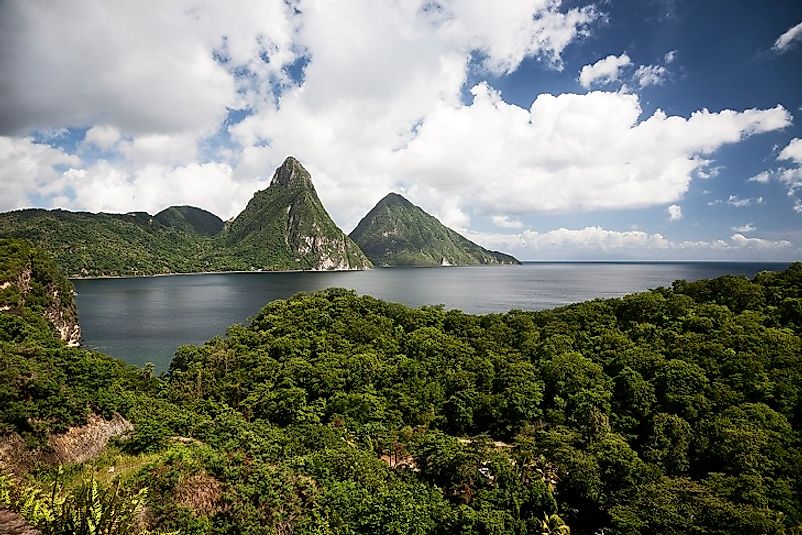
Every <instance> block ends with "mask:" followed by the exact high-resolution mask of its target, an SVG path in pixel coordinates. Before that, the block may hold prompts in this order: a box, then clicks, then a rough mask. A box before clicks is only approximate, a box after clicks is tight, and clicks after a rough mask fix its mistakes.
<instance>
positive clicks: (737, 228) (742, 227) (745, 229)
mask: <svg viewBox="0 0 802 535" xmlns="http://www.w3.org/2000/svg"><path fill="white" fill-rule="evenodd" d="M731 228H732V230H734V231H735V232H753V231H755V230H757V227H755V226H754V225H753V224H752V223H747V224H746V225H739V226H735V227H731Z"/></svg>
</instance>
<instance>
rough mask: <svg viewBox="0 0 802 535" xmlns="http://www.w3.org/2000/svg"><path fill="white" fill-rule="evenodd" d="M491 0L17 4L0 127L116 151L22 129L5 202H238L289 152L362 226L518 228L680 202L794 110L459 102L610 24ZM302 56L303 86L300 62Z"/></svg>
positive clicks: (5, 57) (572, 12)
mask: <svg viewBox="0 0 802 535" xmlns="http://www.w3.org/2000/svg"><path fill="white" fill-rule="evenodd" d="M487 7H488V3H487V2H484V1H480V0H464V1H456V0H448V1H442V2H439V3H433V2H423V1H422V0H421V1H419V2H396V1H393V0H349V1H345V0H332V1H329V2H309V3H306V2H302V3H287V2H283V1H282V0H268V1H266V2H257V1H256V0H253V1H252V2H249V3H246V4H243V5H242V6H240V7H238V9H230V6H228V5H226V6H223V5H222V4H218V3H214V2H208V3H207V2H203V1H199V0H198V1H196V0H192V1H191V2H190V0H181V1H180V2H175V3H170V4H169V5H162V4H157V3H155V2H153V3H145V4H140V3H137V4H118V3H113V4H107V3H103V2H100V1H98V0H77V1H76V2H73V3H70V5H69V6H67V5H60V4H55V5H49V4H48V5H45V4H40V3H34V2H22V1H21V0H12V1H9V2H5V3H0V21H2V22H0V24H2V29H3V31H2V32H0V45H1V46H0V55H2V56H0V61H2V64H3V65H4V69H5V71H7V72H11V73H13V75H12V76H8V77H3V78H1V79H0V92H1V93H2V95H3V98H2V99H0V123H1V124H3V125H4V126H5V127H6V128H8V129H13V130H14V131H16V132H25V131H28V130H30V129H31V128H40V127H41V128H52V129H54V130H55V129H58V128H60V127H62V126H64V125H79V126H80V125H83V126H86V127H89V126H93V128H91V129H90V130H89V131H88V133H87V138H86V140H85V143H86V144H87V146H88V145H90V144H91V145H93V146H97V147H98V148H100V149H101V150H102V149H104V147H108V149H109V150H111V149H113V150H114V156H115V158H109V159H108V160H101V161H98V162H94V161H91V160H87V161H81V160H80V159H79V158H77V157H76V156H70V155H67V154H64V153H63V152H61V151H57V150H54V149H49V148H44V149H43V148H42V147H40V146H35V145H33V144H32V143H31V142H30V141H29V140H26V139H23V138H13V139H11V140H10V143H12V144H14V145H15V146H17V145H19V146H21V147H24V150H23V152H24V154H25V156H24V157H22V156H19V155H18V156H13V157H9V158H7V160H4V161H14V162H16V163H14V164H13V165H14V166H19V165H22V164H21V163H19V162H21V161H30V160H34V161H33V163H31V164H30V165H29V167H28V168H27V169H28V171H29V172H28V173H25V174H19V173H16V172H15V174H14V176H15V177H18V176H21V177H22V178H15V179H14V180H17V182H16V184H17V185H16V186H13V187H10V186H7V185H6V183H5V182H6V180H5V176H6V175H9V176H10V171H9V170H10V169H14V167H13V166H12V164H8V166H7V168H2V169H0V173H3V174H4V183H3V186H2V187H5V188H6V189H7V190H8V191H9V192H10V193H9V195H8V196H6V195H4V197H3V201H4V202H7V203H8V205H9V206H10V207H11V206H21V205H23V204H26V203H30V202H33V201H32V200H31V199H33V198H34V197H36V198H37V200H36V202H37V203H40V204H44V205H48V203H49V205H58V206H63V207H69V208H83V209H91V210H117V211H129V210H133V209H144V210H148V211H151V212H153V211H156V210H158V209H161V208H163V207H164V206H166V205H167V204H171V203H181V204H186V203H190V204H196V205H198V206H201V207H203V208H207V209H210V210H212V211H215V212H216V213H218V214H219V215H221V216H224V217H228V216H230V215H233V213H235V212H236V211H237V210H239V209H241V207H242V206H243V205H244V204H245V202H246V201H247V199H248V197H250V195H251V194H252V193H253V191H254V190H256V189H258V188H259V187H264V186H266V184H267V181H268V180H269V177H270V175H271V174H272V171H273V169H274V168H275V167H276V166H277V165H278V164H279V163H280V162H281V161H282V160H283V159H284V157H286V156H287V155H288V154H293V155H295V156H296V157H299V158H300V159H301V160H302V161H303V162H304V164H305V165H306V166H307V167H308V168H309V170H310V171H311V172H312V174H313V177H314V181H315V185H316V188H317V189H318V192H319V193H320V195H321V197H322V199H323V201H324V203H325V204H326V206H327V208H328V209H329V210H330V212H331V213H332V216H333V217H334V219H335V220H336V221H337V222H338V223H339V224H340V225H341V226H343V227H344V228H345V229H346V230H348V229H349V226H353V225H354V224H355V223H356V222H357V221H358V220H359V218H360V217H361V216H362V215H363V214H364V213H365V212H366V211H367V210H368V209H369V208H370V207H371V206H372V205H373V203H374V202H375V201H376V200H378V199H379V198H381V197H382V196H383V195H385V194H386V193H387V191H393V190H395V191H402V192H403V193H404V194H405V195H407V196H408V197H409V198H410V199H411V200H413V201H415V202H417V203H418V204H420V205H421V206H423V207H424V208H425V209H426V210H428V211H430V212H432V213H434V214H435V215H437V216H439V217H440V218H441V219H442V220H443V221H444V222H445V223H446V224H449V225H451V226H454V227H455V228H460V229H462V228H469V227H470V223H471V218H472V217H474V216H481V217H482V218H487V217H488V216H492V215H496V216H497V217H506V219H503V220H501V219H500V220H498V221H503V222H505V223H508V224H514V223H515V222H516V221H517V219H516V218H517V216H518V215H519V214H522V213H531V212H566V211H575V210H585V211H587V210H598V209H617V208H635V207H647V206H666V205H668V204H671V203H675V202H677V201H678V200H679V199H680V198H681V197H682V196H683V195H684V194H685V193H686V192H687V191H688V187H689V184H690V182H691V181H692V179H693V177H694V176H697V175H698V176H701V172H708V173H710V172H712V171H710V170H709V169H710V165H711V162H712V160H713V158H714V153H715V151H716V150H717V149H718V148H720V147H721V146H723V145H725V144H728V143H735V142H738V141H740V140H741V139H743V138H745V137H748V136H751V135H754V134H758V133H761V132H767V131H772V130H776V129H779V128H782V127H784V126H786V125H788V124H789V123H790V115H789V114H788V112H787V111H786V110H785V109H784V108H782V107H781V106H777V107H775V108H772V109H764V110H759V109H750V110H745V111H733V110H723V111H719V112H709V111H707V110H701V111H698V112H695V113H693V114H691V115H690V116H685V117H682V116H668V115H667V114H665V113H663V112H662V111H657V112H655V113H653V114H652V115H651V116H648V117H641V115H642V109H641V102H640V99H639V97H638V96H637V95H632V94H624V93H622V92H601V91H594V92H589V93H588V94H584V95H577V94H563V95H556V96H555V95H550V94H543V95H532V98H533V99H534V102H533V103H532V105H531V107H529V108H528V109H527V108H526V107H521V106H517V105H515V104H511V103H509V102H507V101H505V100H504V98H503V97H502V95H500V94H499V93H498V92H497V91H495V90H494V89H493V88H491V87H490V86H489V85H488V84H487V83H479V84H476V85H475V86H474V87H473V88H472V91H471V93H472V95H473V99H472V101H471V102H469V103H464V102H463V101H462V99H461V96H462V94H463V93H464V89H465V83H466V80H467V79H468V72H469V69H472V70H471V71H470V72H471V73H472V75H474V74H475V73H477V72H478V74H479V76H480V77H481V75H483V74H487V73H486V72H485V71H483V70H482V68H484V69H486V70H488V71H491V72H493V73H495V74H498V73H505V72H511V71H514V70H515V69H516V68H517V67H518V66H519V65H520V63H521V62H522V61H523V60H524V59H525V58H539V59H540V60H542V61H543V62H545V63H546V65H547V66H551V67H556V68H559V67H560V65H561V63H560V58H561V55H562V54H563V53H564V51H565V50H566V47H568V46H569V45H570V44H571V43H572V42H575V41H576V40H577V39H581V38H582V37H583V36H584V35H587V33H588V31H589V28H590V27H591V24H592V23H593V21H594V20H596V19H597V18H598V17H599V14H598V12H597V11H596V10H595V9H593V8H592V7H590V8H581V9H564V8H563V7H562V6H561V4H560V2H559V1H557V0H527V1H524V2H503V3H496V4H493V9H487ZM296 9H297V10H296ZM7 27H8V29H7ZM345 27H347V29H348V31H344V30H343V28H345ZM476 52H478V54H476ZM215 55H216V57H217V58H218V60H215V59H214V58H215ZM623 56H625V55H623V54H622V56H619V57H618V58H617V59H618V61H619V62H620V61H621V58H622V57H623ZM475 57H481V58H482V60H481V61H482V62H483V63H482V66H481V67H482V68H479V69H478V70H477V69H476V67H477V66H476V65H472V64H471V63H470V62H471V61H472V60H471V58H475ZM612 57H613V58H616V57H615V56H612ZM264 58H267V59H268V61H265V59H264ZM299 59H304V61H305V62H306V63H305V66H304V67H303V77H302V80H301V81H297V80H293V79H291V78H290V77H289V76H288V73H287V66H288V65H290V64H291V63H292V62H294V61H296V60H299ZM664 59H665V61H666V62H667V63H668V62H669V61H670V58H669V57H668V56H667V57H666V58H664ZM671 59H673V54H671ZM296 70H297V66H296ZM631 70H634V68H633V69H630V71H631ZM235 71H238V72H239V71H241V72H244V73H246V75H244V76H234V74H233V73H234V72H235ZM630 71H628V72H630ZM616 72H618V71H616ZM89 82H91V83H89ZM55 87H57V88H59V91H53V90H52V89H53V88H55ZM276 87H278V88H280V90H276V91H274V90H273V89H271V88H276ZM244 106H250V108H251V109H252V111H253V113H252V114H251V115H250V116H248V117H247V118H246V119H245V120H243V121H242V122H240V123H239V124H237V125H235V126H233V127H232V128H231V134H232V136H233V138H234V141H235V142H237V143H239V144H241V147H238V146H234V147H233V149H231V152H227V153H226V155H225V162H220V161H205V160H206V158H204V156H205V153H204V152H203V151H202V147H201V148H200V149H199V146H198V143H199V141H200V140H203V139H204V138H205V137H206V136H209V135H212V134H214V133H215V132H217V131H218V129H219V128H220V126H221V120H222V119H223V117H225V115H226V113H227V108H229V107H235V108H239V107H244ZM20 150H22V149H20ZM86 152H91V151H86ZM78 154H79V155H82V156H86V153H85V152H83V151H81V150H80V149H79V152H78ZM26 158H27V160H26ZM199 161H202V162H203V163H199ZM61 166H66V167H68V168H72V169H71V170H67V171H66V172H65V171H64V169H63V168H62V167H61ZM706 169H707V170H709V171H703V170H706ZM8 182H9V184H11V183H12V182H11V181H8ZM12 190H13V191H12ZM20 192H21V193H20ZM90 193H91V194H90ZM7 199H12V200H7ZM609 239H613V237H610V238H609Z"/></svg>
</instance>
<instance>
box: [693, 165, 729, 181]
mask: <svg viewBox="0 0 802 535" xmlns="http://www.w3.org/2000/svg"><path fill="white" fill-rule="evenodd" d="M708 163H709V162H708ZM722 169H724V166H723V165H717V166H714V167H707V168H705V167H700V168H699V169H697V170H696V176H698V177H699V178H701V179H702V180H707V179H709V178H715V177H717V176H718V175H719V173H721V170H722Z"/></svg>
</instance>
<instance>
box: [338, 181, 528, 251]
mask: <svg viewBox="0 0 802 535" xmlns="http://www.w3.org/2000/svg"><path fill="white" fill-rule="evenodd" d="M350 236H351V238H352V239H353V240H354V241H355V242H356V243H357V244H358V245H359V247H361V248H362V250H363V251H364V252H365V254H366V255H367V256H368V258H370V259H371V261H372V262H373V263H374V264H376V265H377V266H443V265H461V266H470V265H482V264H491V265H492V264H495V265H499V264H519V263H520V262H518V260H517V259H515V258H513V257H512V256H510V255H507V254H504V253H499V252H497V251H489V250H487V249H485V248H484V247H481V246H479V245H477V244H475V243H473V242H472V241H470V240H469V239H467V238H465V237H464V236H461V235H460V234H458V233H457V232H455V231H453V230H451V229H450V228H448V227H446V226H445V225H443V224H442V223H441V222H440V221H439V220H438V219H437V218H436V217H434V216H432V215H430V214H428V213H426V212H425V211H424V210H423V209H421V208H420V207H418V206H415V205H414V204H412V203H411V202H409V201H408V200H407V199H405V198H404V197H402V196H401V195H399V194H397V193H390V194H389V195H387V196H386V197H384V198H383V199H382V200H380V201H379V202H378V204H376V206H375V207H373V209H372V210H371V211H370V212H368V214H367V215H366V216H365V217H364V218H362V221H360V222H359V225H357V227H356V228H355V229H354V231H353V232H351V234H350Z"/></svg>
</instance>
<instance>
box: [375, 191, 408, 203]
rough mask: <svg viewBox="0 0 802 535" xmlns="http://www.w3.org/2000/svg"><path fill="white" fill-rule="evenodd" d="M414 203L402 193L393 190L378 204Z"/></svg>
mask: <svg viewBox="0 0 802 535" xmlns="http://www.w3.org/2000/svg"><path fill="white" fill-rule="evenodd" d="M399 204H400V205H410V206H411V205H412V203H411V202H409V200H408V199H407V198H406V197H404V196H403V195H401V194H400V193H395V192H391V193H388V194H387V195H385V196H384V198H383V199H382V200H380V201H379V202H378V203H377V206H378V205H399Z"/></svg>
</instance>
